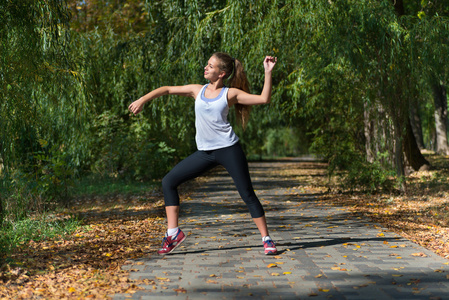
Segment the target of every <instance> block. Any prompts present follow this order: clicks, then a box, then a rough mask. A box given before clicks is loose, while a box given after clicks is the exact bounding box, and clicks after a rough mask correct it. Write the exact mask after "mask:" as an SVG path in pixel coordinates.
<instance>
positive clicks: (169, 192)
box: [162, 151, 217, 229]
mask: <svg viewBox="0 0 449 300" xmlns="http://www.w3.org/2000/svg"><path fill="white" fill-rule="evenodd" d="M216 165H217V164H216V163H215V162H214V160H213V159H211V158H210V157H209V155H208V154H207V152H204V151H197V152H195V153H193V154H192V155H190V156H188V157H187V158H185V159H184V160H182V161H181V162H180V163H179V164H177V165H176V166H175V167H174V168H173V169H172V170H171V171H170V172H169V173H168V174H167V175H165V177H164V178H163V179H162V190H163V192H164V201H165V211H166V213H167V226H168V228H169V229H171V228H176V227H178V218H179V194H178V186H179V185H180V184H182V183H184V182H186V181H188V180H190V179H193V178H196V177H198V176H199V175H201V174H203V173H204V172H206V171H207V170H210V169H211V168H213V167H215V166H216Z"/></svg>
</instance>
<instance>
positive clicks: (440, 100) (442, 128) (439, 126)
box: [433, 84, 449, 155]
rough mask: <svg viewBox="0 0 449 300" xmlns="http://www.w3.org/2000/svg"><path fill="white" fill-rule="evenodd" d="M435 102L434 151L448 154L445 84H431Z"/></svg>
mask: <svg viewBox="0 0 449 300" xmlns="http://www.w3.org/2000/svg"><path fill="white" fill-rule="evenodd" d="M433 94H434V97H433V99H434V104H435V129H436V152H437V153H440V154H443V155H449V146H448V144H447V94H446V86H444V85H442V84H435V85H434V86H433Z"/></svg>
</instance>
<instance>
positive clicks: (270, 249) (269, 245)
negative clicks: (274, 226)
mask: <svg viewBox="0 0 449 300" xmlns="http://www.w3.org/2000/svg"><path fill="white" fill-rule="evenodd" d="M263 247H264V248H265V255H275V254H277V253H278V250H277V249H276V245H275V244H274V242H273V241H272V240H267V241H265V242H263Z"/></svg>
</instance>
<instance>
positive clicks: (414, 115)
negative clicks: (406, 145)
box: [410, 103, 426, 150]
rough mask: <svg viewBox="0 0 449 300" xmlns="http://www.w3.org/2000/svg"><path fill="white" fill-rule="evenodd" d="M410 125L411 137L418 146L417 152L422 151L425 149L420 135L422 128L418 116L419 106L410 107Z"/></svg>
mask: <svg viewBox="0 0 449 300" xmlns="http://www.w3.org/2000/svg"><path fill="white" fill-rule="evenodd" d="M410 125H411V126H412V129H413V135H414V136H415V139H416V143H417V144H418V148H419V150H423V149H425V148H426V147H425V146H424V138H423V134H422V126H421V116H420V115H419V106H418V104H417V103H416V105H413V104H412V105H411V106H410Z"/></svg>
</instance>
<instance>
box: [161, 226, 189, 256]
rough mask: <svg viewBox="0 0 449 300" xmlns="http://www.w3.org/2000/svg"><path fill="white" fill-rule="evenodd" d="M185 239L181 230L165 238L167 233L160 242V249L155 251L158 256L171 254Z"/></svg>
mask: <svg viewBox="0 0 449 300" xmlns="http://www.w3.org/2000/svg"><path fill="white" fill-rule="evenodd" d="M185 239H186V236H185V234H184V232H182V231H181V229H178V232H176V234H175V235H172V236H167V233H165V237H164V239H163V240H162V248H161V249H159V250H158V251H157V253H158V254H160V255H165V254H169V253H171V252H172V251H173V250H175V249H176V247H178V246H179V245H181V243H182V242H184V240H185Z"/></svg>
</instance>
